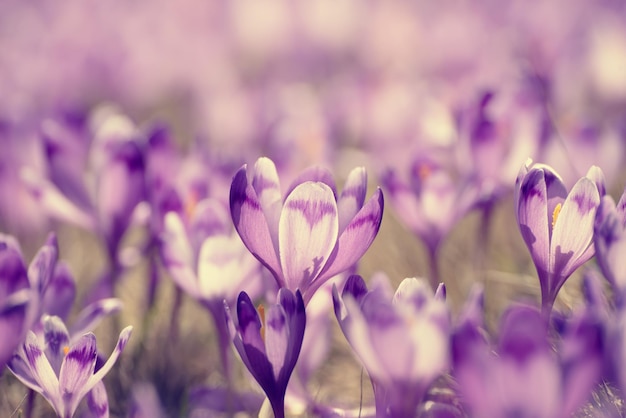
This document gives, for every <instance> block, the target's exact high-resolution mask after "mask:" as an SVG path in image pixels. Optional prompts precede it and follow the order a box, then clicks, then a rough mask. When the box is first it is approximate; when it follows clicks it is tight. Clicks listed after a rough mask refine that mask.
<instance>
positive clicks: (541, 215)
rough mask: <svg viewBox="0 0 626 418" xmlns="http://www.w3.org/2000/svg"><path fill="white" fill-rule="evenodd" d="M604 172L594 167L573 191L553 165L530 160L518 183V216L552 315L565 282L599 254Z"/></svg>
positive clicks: (544, 303)
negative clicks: (596, 236)
mask: <svg viewBox="0 0 626 418" xmlns="http://www.w3.org/2000/svg"><path fill="white" fill-rule="evenodd" d="M602 195H604V176H603V174H602V171H601V170H600V169H599V168H598V167H595V166H594V167H591V168H590V169H589V172H588V173H587V176H586V177H583V178H581V179H580V180H578V182H576V184H575V185H574V187H572V190H571V191H570V192H569V193H568V192H567V189H566V188H565V185H564V184H563V181H562V180H561V178H560V177H559V175H558V174H557V173H556V172H555V171H554V170H552V168H550V167H549V166H546V165H542V164H535V165H533V164H532V161H531V160H528V161H527V162H526V164H525V165H524V166H523V167H522V169H521V170H520V174H519V175H518V178H517V180H516V183H515V211H516V212H515V215H516V218H517V223H518V226H519V228H520V232H521V234H522V238H523V239H524V241H525V242H526V246H527V247H528V249H529V250H530V255H531V257H532V259H533V262H534V264H535V268H536V269H537V274H538V276H539V283H540V286H541V304H542V309H543V312H544V314H546V315H549V314H550V312H551V311H552V306H553V305H554V301H555V299H556V296H557V294H558V292H559V290H560V289H561V286H563V283H565V280H567V278H568V277H569V276H570V275H571V274H572V273H573V272H574V271H575V270H576V269H577V268H578V267H580V266H581V265H582V264H583V263H585V262H586V261H587V260H589V259H590V258H591V257H592V256H593V254H594V247H593V227H594V220H595V216H596V210H597V208H598V206H599V205H600V197H601V196H602Z"/></svg>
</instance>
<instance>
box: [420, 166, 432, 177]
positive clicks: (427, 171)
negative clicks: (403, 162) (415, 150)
mask: <svg viewBox="0 0 626 418" xmlns="http://www.w3.org/2000/svg"><path fill="white" fill-rule="evenodd" d="M432 172H433V170H432V168H431V167H430V165H428V164H420V166H419V167H418V168H417V176H418V177H419V178H420V179H422V180H426V179H427V178H428V177H430V175H431V174H432Z"/></svg>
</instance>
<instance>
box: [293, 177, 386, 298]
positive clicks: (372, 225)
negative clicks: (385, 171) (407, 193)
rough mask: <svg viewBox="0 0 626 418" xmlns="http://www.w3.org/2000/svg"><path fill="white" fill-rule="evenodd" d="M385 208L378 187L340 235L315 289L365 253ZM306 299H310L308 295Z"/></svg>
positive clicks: (377, 228) (376, 230) (374, 236)
mask: <svg viewBox="0 0 626 418" xmlns="http://www.w3.org/2000/svg"><path fill="white" fill-rule="evenodd" d="M383 208H384V199H383V193H382V191H381V190H380V189H377V190H376V192H375V193H374V195H373V196H372V197H371V198H370V200H368V201H367V203H366V204H365V206H363V208H361V210H360V211H359V212H358V213H357V214H356V216H355V217H354V218H353V219H352V221H351V222H350V223H349V224H348V226H347V227H346V229H345V230H344V231H343V233H342V234H341V236H339V239H338V240H337V246H336V248H335V249H334V251H333V254H332V255H331V258H330V260H329V261H328V263H327V264H326V267H325V268H324V271H323V272H322V274H321V275H320V277H319V278H318V279H317V281H316V283H315V286H314V289H316V288H318V287H319V286H321V285H322V284H323V282H324V281H325V280H327V279H329V278H331V277H333V276H335V275H337V274H339V273H341V272H343V271H345V270H347V269H348V268H350V267H351V266H352V265H354V264H355V263H356V262H357V261H359V259H360V258H361V257H362V256H363V254H365V252H366V251H367V249H368V248H369V247H370V245H371V244H372V242H373V241H374V238H376V235H377V234H378V230H379V229H380V223H381V222H382V218H383ZM308 293H309V292H307V295H308ZM305 300H308V296H306V295H305Z"/></svg>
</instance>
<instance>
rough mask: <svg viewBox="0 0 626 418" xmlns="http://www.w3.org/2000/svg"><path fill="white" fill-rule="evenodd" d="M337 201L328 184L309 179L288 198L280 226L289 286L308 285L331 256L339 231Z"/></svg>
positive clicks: (282, 255)
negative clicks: (309, 180)
mask: <svg viewBox="0 0 626 418" xmlns="http://www.w3.org/2000/svg"><path fill="white" fill-rule="evenodd" d="M338 228H339V225H338V214H337V202H336V200H335V197H334V194H333V191H332V190H331V189H330V187H328V185H327V184H325V183H320V182H317V183H313V182H305V183H302V184H301V185H299V186H298V187H296V188H295V189H294V190H293V192H292V193H291V194H290V195H289V196H288V197H287V200H286V201H285V205H284V207H283V211H282V213H281V216H280V222H279V226H278V234H279V235H278V239H279V248H280V261H281V266H282V271H283V275H284V277H285V282H286V285H287V288H288V289H291V290H295V289H297V288H301V289H302V290H303V288H306V287H307V286H308V284H309V283H310V282H311V281H312V280H313V279H314V278H315V277H316V276H317V275H318V274H319V273H320V271H321V270H322V268H323V267H324V265H325V264H326V261H327V260H328V257H329V256H330V254H331V252H332V250H333V248H334V246H335V243H336V241H337V233H338Z"/></svg>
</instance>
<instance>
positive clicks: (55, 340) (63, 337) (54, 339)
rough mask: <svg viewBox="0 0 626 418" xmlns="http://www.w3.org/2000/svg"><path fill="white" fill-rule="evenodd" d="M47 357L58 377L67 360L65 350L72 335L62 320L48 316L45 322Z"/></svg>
mask: <svg viewBox="0 0 626 418" xmlns="http://www.w3.org/2000/svg"><path fill="white" fill-rule="evenodd" d="M43 331H44V334H43V335H44V340H45V342H46V357H47V358H48V361H49V362H50V365H51V366H52V369H53V370H54V373H55V374H56V375H57V376H58V375H59V372H60V370H61V364H62V363H63V359H64V358H65V350H66V348H67V347H68V346H69V345H70V335H69V333H68V331H67V328H66V327H65V324H64V323H63V321H62V320H61V318H59V317H57V316H48V317H46V318H45V319H44V320H43Z"/></svg>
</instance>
